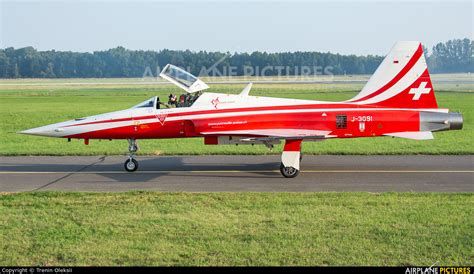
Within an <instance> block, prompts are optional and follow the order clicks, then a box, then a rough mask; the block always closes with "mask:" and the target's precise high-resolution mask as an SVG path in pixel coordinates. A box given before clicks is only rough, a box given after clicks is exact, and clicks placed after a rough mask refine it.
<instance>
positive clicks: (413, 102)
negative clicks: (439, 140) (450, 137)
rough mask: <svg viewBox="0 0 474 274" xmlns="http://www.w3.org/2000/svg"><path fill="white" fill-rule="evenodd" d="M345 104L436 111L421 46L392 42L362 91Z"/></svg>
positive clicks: (415, 43) (418, 43) (436, 106)
mask: <svg viewBox="0 0 474 274" xmlns="http://www.w3.org/2000/svg"><path fill="white" fill-rule="evenodd" d="M349 102H354V103H359V104H364V105H367V104H370V105H377V106H383V107H394V108H438V104H437V103H436V98H435V94H434V90H433V85H432V83H431V79H430V74H429V72H428V67H427V65H426V60H425V56H424V55H423V47H422V45H421V43H420V42H398V43H396V44H395V46H394V47H393V48H392V50H391V51H390V53H389V54H388V55H387V56H386V57H385V59H384V60H383V62H382V63H381V64H380V66H379V67H378V68H377V70H376V71H375V73H374V74H373V75H372V77H371V78H370V80H369V81H368V82H367V84H366V85H365V87H364V88H363V89H362V91H361V92H360V93H359V94H358V95H357V96H355V97H354V98H352V99H351V100H349Z"/></svg>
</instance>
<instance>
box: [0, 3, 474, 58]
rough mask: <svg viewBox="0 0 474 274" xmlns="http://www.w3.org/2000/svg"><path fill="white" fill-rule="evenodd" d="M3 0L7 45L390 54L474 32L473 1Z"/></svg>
mask: <svg viewBox="0 0 474 274" xmlns="http://www.w3.org/2000/svg"><path fill="white" fill-rule="evenodd" d="M0 1H1V4H0V9H1V10H0V15H1V21H0V24H1V25H0V31H1V33H0V34H1V36H0V48H5V47H15V48H18V47H25V46H33V47H35V48H37V49H39V50H50V49H55V50H71V51H81V52H83V51H90V52H91V51H94V50H104V49H109V48H113V47H116V46H123V47H125V48H129V49H144V50H160V49H164V48H168V49H190V50H194V51H197V50H207V51H230V52H235V51H237V52H252V51H255V50H260V51H270V52H279V51H297V50H301V51H321V52H327V51H330V52H334V53H336V52H338V53H343V54H348V53H353V54H364V55H365V54H379V55H384V54H385V53H387V52H388V50H389V49H390V47H391V46H392V45H393V44H394V43H395V42H396V41H398V40H420V41H422V42H423V43H424V44H425V46H427V47H428V48H431V47H432V46H433V44H435V43H437V42H444V41H447V40H449V39H453V38H464V37H468V38H470V39H473V4H472V1H463V2H461V1H457V2H456V1H442V2H439V1H438V2H436V1H435V2H429V1H421V2H420V1H418V2H412V1H394V2H391V1H382V3H381V2H372V1H351V2H350V1H331V2H324V1H316V2H309V1H305V2H294V1H293V2H290V1H283V2H282V1H280V2H275V1H259V2H252V1H239V2H231V1H214V2H212V1H207V2H203V1H184V2H176V1H174V2H165V1H141V2H139V1H120V2H118V1H101V2H92V1H87V2H86V1H10V0H0Z"/></svg>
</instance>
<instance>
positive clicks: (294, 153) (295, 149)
mask: <svg viewBox="0 0 474 274" xmlns="http://www.w3.org/2000/svg"><path fill="white" fill-rule="evenodd" d="M301 142H302V140H298V139H297V140H294V139H293V140H286V141H285V146H284V147H283V153H282V154H281V164H280V172H281V175H283V177H285V178H295V177H296V176H298V174H300V161H301V159H302V155H301Z"/></svg>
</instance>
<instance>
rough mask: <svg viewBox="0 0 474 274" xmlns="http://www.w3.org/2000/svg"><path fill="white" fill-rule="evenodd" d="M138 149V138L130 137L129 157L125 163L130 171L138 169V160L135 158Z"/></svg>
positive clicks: (125, 166) (126, 168)
mask: <svg viewBox="0 0 474 274" xmlns="http://www.w3.org/2000/svg"><path fill="white" fill-rule="evenodd" d="M137 151H138V144H137V140H135V139H128V159H127V160H126V161H125V164H124V165H123V166H124V168H125V170H126V171H128V172H134V171H135V170H137V169H138V162H137V160H135V153H136V152H137Z"/></svg>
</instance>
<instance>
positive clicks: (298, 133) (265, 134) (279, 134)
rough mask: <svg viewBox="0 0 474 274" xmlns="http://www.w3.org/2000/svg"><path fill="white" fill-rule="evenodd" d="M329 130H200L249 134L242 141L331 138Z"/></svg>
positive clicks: (208, 134) (214, 132) (221, 133)
mask: <svg viewBox="0 0 474 274" xmlns="http://www.w3.org/2000/svg"><path fill="white" fill-rule="evenodd" d="M329 133H331V131H327V130H310V129H286V128H285V129H251V130H230V131H213V132H201V134H202V135H205V136H223V135H238V136H249V138H247V139H241V140H242V141H245V140H247V141H255V140H260V141H266V140H278V139H326V138H331V136H330V135H329Z"/></svg>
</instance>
